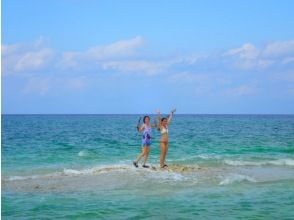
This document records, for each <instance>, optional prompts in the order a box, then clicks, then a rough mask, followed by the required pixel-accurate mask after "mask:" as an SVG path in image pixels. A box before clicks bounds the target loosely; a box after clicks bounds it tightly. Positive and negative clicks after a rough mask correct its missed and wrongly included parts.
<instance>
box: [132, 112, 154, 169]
mask: <svg viewBox="0 0 294 220" xmlns="http://www.w3.org/2000/svg"><path fill="white" fill-rule="evenodd" d="M143 122H144V124H143V125H142V126H141V127H139V126H138V127H137V129H138V131H139V132H143V135H142V153H141V154H140V155H139V156H138V157H137V159H136V160H135V161H134V162H133V164H134V166H135V167H138V162H139V161H140V160H141V158H142V157H143V156H144V163H143V166H142V167H144V168H149V166H147V165H146V162H147V159H148V156H149V151H150V146H151V128H152V127H157V126H156V125H152V124H150V117H149V116H144V118H143Z"/></svg>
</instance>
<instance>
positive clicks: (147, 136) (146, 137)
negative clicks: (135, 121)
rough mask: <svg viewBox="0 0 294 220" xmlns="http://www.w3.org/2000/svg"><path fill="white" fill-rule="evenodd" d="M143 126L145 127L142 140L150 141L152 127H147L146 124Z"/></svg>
mask: <svg viewBox="0 0 294 220" xmlns="http://www.w3.org/2000/svg"><path fill="white" fill-rule="evenodd" d="M143 126H144V130H143V136H142V139H143V140H150V139H151V127H150V126H147V125H146V124H144V125H143Z"/></svg>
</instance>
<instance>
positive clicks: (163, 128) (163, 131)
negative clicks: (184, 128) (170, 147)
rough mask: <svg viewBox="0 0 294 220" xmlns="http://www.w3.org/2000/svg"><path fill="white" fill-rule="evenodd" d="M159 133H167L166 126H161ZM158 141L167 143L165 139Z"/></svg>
mask: <svg viewBox="0 0 294 220" xmlns="http://www.w3.org/2000/svg"><path fill="white" fill-rule="evenodd" d="M160 133H161V137H162V136H163V135H164V134H166V135H167V134H168V128H166V127H164V126H162V127H161V129H160ZM160 142H163V143H167V142H168V140H166V141H160Z"/></svg>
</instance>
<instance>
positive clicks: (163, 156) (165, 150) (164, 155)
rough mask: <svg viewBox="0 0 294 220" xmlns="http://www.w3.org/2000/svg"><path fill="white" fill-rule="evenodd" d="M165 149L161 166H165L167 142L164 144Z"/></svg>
mask: <svg viewBox="0 0 294 220" xmlns="http://www.w3.org/2000/svg"><path fill="white" fill-rule="evenodd" d="M164 145H165V148H164V154H163V165H164V164H165V157H166V154H167V151H168V142H166V143H164Z"/></svg>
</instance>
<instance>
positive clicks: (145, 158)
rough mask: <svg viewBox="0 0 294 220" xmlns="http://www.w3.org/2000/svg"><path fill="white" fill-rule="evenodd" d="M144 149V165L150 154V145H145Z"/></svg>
mask: <svg viewBox="0 0 294 220" xmlns="http://www.w3.org/2000/svg"><path fill="white" fill-rule="evenodd" d="M144 151H145V154H144V163H143V165H145V164H146V162H147V160H148V156H149V151H150V147H148V146H145V147H144Z"/></svg>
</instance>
